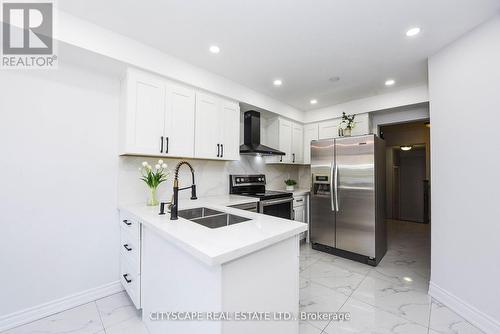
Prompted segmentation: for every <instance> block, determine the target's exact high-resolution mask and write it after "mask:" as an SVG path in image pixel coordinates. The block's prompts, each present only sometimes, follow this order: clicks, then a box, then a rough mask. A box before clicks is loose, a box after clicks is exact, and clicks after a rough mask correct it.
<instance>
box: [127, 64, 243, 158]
mask: <svg viewBox="0 0 500 334" xmlns="http://www.w3.org/2000/svg"><path fill="white" fill-rule="evenodd" d="M121 107H122V109H123V110H122V111H121V113H120V154H122V155H144V156H165V157H179V158H201V159H221V160H238V159H239V136H240V112H239V111H240V109H239V105H238V103H237V102H234V101H229V100H226V99H223V98H220V97H218V96H215V95H212V94H208V93H202V92H197V91H196V90H195V89H194V88H192V87H189V86H185V85H182V84H179V83H176V82H172V81H169V80H167V79H165V78H162V77H159V76H156V75H153V74H150V73H147V72H142V71H139V70H136V69H131V68H130V69H128V70H127V74H126V76H125V78H124V80H123V82H122V106H121Z"/></svg>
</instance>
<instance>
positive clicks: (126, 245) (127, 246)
mask: <svg viewBox="0 0 500 334" xmlns="http://www.w3.org/2000/svg"><path fill="white" fill-rule="evenodd" d="M123 248H125V249H126V250H127V251H128V252H130V251H131V250H132V248H131V247H130V246H129V245H128V244H125V245H123Z"/></svg>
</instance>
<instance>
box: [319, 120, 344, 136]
mask: <svg viewBox="0 0 500 334" xmlns="http://www.w3.org/2000/svg"><path fill="white" fill-rule="evenodd" d="M339 124H340V118H335V119H332V120H329V121H324V122H321V123H319V125H318V139H328V138H337V137H338V136H339Z"/></svg>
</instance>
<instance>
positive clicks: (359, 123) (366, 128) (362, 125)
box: [351, 113, 371, 136]
mask: <svg viewBox="0 0 500 334" xmlns="http://www.w3.org/2000/svg"><path fill="white" fill-rule="evenodd" d="M354 121H355V122H356V126H355V127H354V128H353V129H352V131H351V135H352V136H361V135H367V134H370V133H371V119H370V114H369V113H364V114H357V115H356V117H355V118H354Z"/></svg>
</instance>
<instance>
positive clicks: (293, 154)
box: [292, 153, 295, 163]
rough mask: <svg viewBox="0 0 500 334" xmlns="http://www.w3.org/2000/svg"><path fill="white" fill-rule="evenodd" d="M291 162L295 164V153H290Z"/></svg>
mask: <svg viewBox="0 0 500 334" xmlns="http://www.w3.org/2000/svg"><path fill="white" fill-rule="evenodd" d="M292 157H293V160H292V162H293V163H295V153H292Z"/></svg>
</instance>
